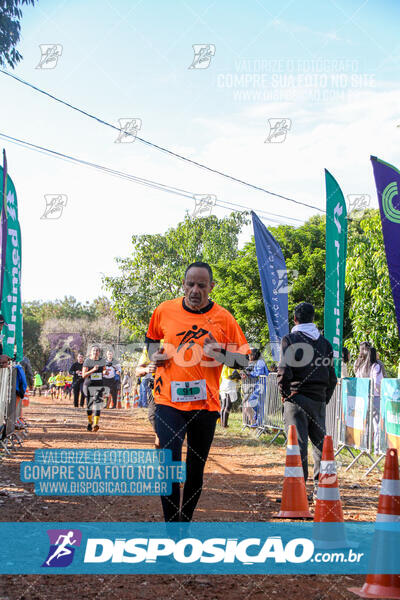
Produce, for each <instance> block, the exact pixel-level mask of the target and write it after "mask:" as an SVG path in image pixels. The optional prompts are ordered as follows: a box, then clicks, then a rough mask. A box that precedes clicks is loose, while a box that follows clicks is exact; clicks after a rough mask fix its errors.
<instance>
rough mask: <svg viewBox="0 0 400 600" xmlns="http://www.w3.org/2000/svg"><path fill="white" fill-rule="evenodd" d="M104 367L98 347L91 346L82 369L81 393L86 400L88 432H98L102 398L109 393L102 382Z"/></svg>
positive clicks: (104, 363)
mask: <svg viewBox="0 0 400 600" xmlns="http://www.w3.org/2000/svg"><path fill="white" fill-rule="evenodd" d="M105 366H106V361H105V360H104V358H100V346H92V349H91V351H90V358H87V359H86V360H85V362H84V363H83V368H82V377H83V380H84V383H83V391H84V394H85V396H86V399H87V416H88V425H87V430H88V431H98V430H99V419H100V411H101V408H102V406H103V398H104V396H105V395H107V394H108V393H109V389H108V387H106V386H105V385H104V382H103V373H104V371H105ZM93 413H94V415H93Z"/></svg>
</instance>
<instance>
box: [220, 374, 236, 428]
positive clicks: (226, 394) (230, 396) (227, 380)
mask: <svg viewBox="0 0 400 600" xmlns="http://www.w3.org/2000/svg"><path fill="white" fill-rule="evenodd" d="M239 381H240V374H239V371H238V370H237V369H232V368H231V367H228V366H227V365H224V366H223V367H222V371H221V383H220V386H219V395H220V400H221V413H220V414H221V427H224V428H225V427H229V425H228V419H229V413H230V412H231V408H232V404H233V403H234V402H236V400H237V397H238V386H239Z"/></svg>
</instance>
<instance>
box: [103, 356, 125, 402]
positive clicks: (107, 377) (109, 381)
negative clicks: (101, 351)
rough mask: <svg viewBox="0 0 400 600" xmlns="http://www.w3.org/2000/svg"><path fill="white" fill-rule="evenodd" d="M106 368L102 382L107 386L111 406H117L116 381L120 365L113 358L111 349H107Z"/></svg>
mask: <svg viewBox="0 0 400 600" xmlns="http://www.w3.org/2000/svg"><path fill="white" fill-rule="evenodd" d="M106 359H107V360H106V369H105V371H104V377H103V379H104V383H105V385H107V386H108V388H109V390H110V392H109V393H110V394H111V398H112V407H111V408H117V396H118V382H117V375H118V374H120V373H121V365H120V364H119V363H118V362H117V361H115V360H114V355H113V353H112V351H111V350H107V354H106Z"/></svg>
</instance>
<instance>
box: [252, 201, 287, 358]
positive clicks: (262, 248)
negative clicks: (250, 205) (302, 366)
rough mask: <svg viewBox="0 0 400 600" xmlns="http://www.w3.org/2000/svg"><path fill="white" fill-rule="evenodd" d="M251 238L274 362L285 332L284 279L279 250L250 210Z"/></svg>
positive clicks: (284, 271) (285, 301) (285, 274)
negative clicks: (252, 239) (254, 246)
mask: <svg viewBox="0 0 400 600" xmlns="http://www.w3.org/2000/svg"><path fill="white" fill-rule="evenodd" d="M251 216H252V217H253V228H254V240H255V243H256V253H257V262H258V270H259V272H260V280H261V289H262V294H263V299H264V306H265V312H266V315H267V320H268V329H269V341H270V344H271V353H272V358H273V359H274V361H276V362H278V361H279V352H280V345H281V340H282V338H283V336H284V335H287V334H288V333H289V319H288V280H287V270H286V264H285V259H284V258H283V254H282V250H281V248H280V246H279V244H278V242H277V241H276V239H275V238H274V236H273V235H271V234H270V232H269V231H268V229H267V228H266V227H265V225H264V223H262V222H261V221H260V219H259V218H258V217H257V215H256V214H255V213H254V212H253V211H252V212H251Z"/></svg>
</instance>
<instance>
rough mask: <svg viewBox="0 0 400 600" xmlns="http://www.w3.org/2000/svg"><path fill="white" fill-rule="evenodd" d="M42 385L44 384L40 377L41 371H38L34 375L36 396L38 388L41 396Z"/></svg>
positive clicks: (34, 393)
mask: <svg viewBox="0 0 400 600" xmlns="http://www.w3.org/2000/svg"><path fill="white" fill-rule="evenodd" d="M42 385H43V381H42V378H41V377H40V373H38V372H37V371H36V372H35V374H34V376H33V395H34V396H36V390H38V392H39V396H41V395H42Z"/></svg>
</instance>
